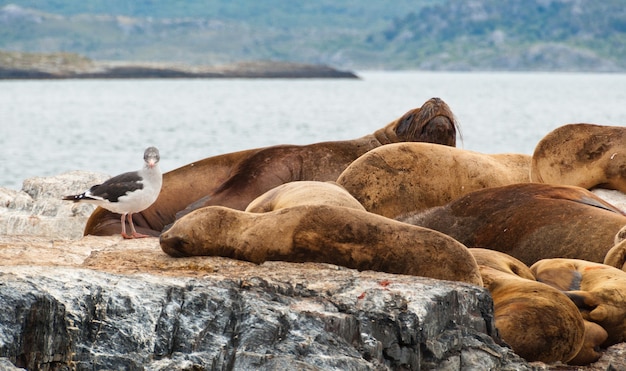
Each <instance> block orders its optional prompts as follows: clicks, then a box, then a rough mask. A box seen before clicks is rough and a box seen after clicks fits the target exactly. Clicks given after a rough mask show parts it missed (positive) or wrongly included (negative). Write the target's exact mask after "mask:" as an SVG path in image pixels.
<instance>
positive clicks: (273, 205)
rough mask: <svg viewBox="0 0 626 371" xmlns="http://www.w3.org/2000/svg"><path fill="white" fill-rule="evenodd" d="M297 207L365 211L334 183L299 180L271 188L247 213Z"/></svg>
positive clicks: (250, 206) (257, 199)
mask: <svg viewBox="0 0 626 371" xmlns="http://www.w3.org/2000/svg"><path fill="white" fill-rule="evenodd" d="M298 205H334V206H343V207H349V208H353V209H357V210H363V211H365V208H364V207H363V205H361V204H360V203H359V201H357V200H356V198H354V197H352V195H351V194H350V193H348V191H346V190H345V189H344V188H343V187H342V186H340V185H339V184H337V183H335V182H317V181H313V180H301V181H297V182H289V183H285V184H281V185H279V186H278V187H275V188H272V189H270V190H269V191H267V192H265V193H263V194H262V195H260V196H259V197H257V198H255V199H254V200H252V202H250V204H249V205H248V207H246V210H245V211H247V212H252V213H266V212H268V211H274V210H279V209H284V208H287V207H292V206H298Z"/></svg>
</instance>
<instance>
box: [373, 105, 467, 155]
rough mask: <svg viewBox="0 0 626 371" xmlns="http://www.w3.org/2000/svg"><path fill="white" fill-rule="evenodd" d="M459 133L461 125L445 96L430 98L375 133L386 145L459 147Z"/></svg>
mask: <svg viewBox="0 0 626 371" xmlns="http://www.w3.org/2000/svg"><path fill="white" fill-rule="evenodd" d="M457 132H458V133H459V134H460V128H459V126H458V124H457V121H456V118H455V117H454V114H453V113H452V110H451V109H450V107H449V106H448V105H447V104H446V102H444V101H443V100H442V99H441V98H430V99H429V100H427V101H426V102H425V103H424V104H423V105H422V106H421V107H419V108H414V109H412V110H410V111H408V112H407V113H405V114H404V115H402V116H401V117H400V118H398V119H396V120H394V121H392V122H390V123H389V124H388V125H387V126H385V127H384V128H382V129H380V130H378V131H377V132H376V133H375V134H374V135H375V136H376V138H377V139H378V140H379V141H380V142H381V143H383V144H388V143H395V142H428V143H436V144H442V145H446V146H451V147H455V146H456V135H457Z"/></svg>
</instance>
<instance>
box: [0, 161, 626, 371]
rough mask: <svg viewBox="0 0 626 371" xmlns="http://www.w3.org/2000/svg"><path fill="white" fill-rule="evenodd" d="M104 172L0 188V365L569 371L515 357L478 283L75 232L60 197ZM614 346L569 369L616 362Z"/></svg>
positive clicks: (78, 219)
mask: <svg viewBox="0 0 626 371" xmlns="http://www.w3.org/2000/svg"><path fill="white" fill-rule="evenodd" d="M101 177H102V174H90V173H82V172H72V173H67V174H62V175H60V176H57V177H51V178H33V179H30V180H27V181H25V182H24V187H23V189H22V191H19V192H18V191H9V190H2V189H0V226H1V227H2V230H1V231H0V305H1V306H2V308H5V310H4V311H1V312H0V369H3V370H4V369H8V370H13V369H18V368H26V369H28V370H95V369H123V370H207V369H212V370H226V369H229V370H231V369H235V370H256V369H298V370H403V369H407V370H408V369H413V370H420V369H421V370H431V369H437V370H442V369H445V370H547V369H559V368H561V367H563V369H570V370H571V369H572V368H571V367H567V368H566V367H565V366H563V365H549V366H548V365H545V364H537V363H535V364H529V363H527V362H526V361H524V360H523V359H521V358H520V357H519V356H517V355H516V354H514V353H513V351H512V350H511V349H510V348H509V347H508V346H507V345H506V344H504V343H502V341H501V339H500V338H499V336H498V333H497V330H496V329H495V325H494V318H493V303H492V300H491V296H490V295H489V292H488V291H486V290H485V289H483V288H481V287H476V286H472V285H468V284H461V283H457V282H448V281H440V280H433V279H427V278H422V277H413V276H402V275H393V274H386V273H380V272H371V271H366V272H358V271H355V270H351V269H346V268H342V267H338V266H334V265H329V264H313V263H308V264H294V263H285V262H267V263H265V264H262V265H255V264H252V263H247V262H241V261H237V260H231V259H226V258H219V257H192V258H180V259H176V258H172V257H170V256H168V255H166V254H164V253H163V252H162V251H161V250H160V248H159V243H158V240H157V239H156V238H146V239H139V240H123V239H122V238H121V237H119V236H111V237H95V236H87V237H82V236H80V233H79V231H78V229H80V227H82V226H83V225H84V222H85V220H86V218H87V216H88V215H89V213H90V210H89V209H83V208H84V207H85V206H83V205H81V207H80V208H78V207H77V206H76V205H74V204H72V203H68V202H62V201H60V196H61V195H62V194H65V193H67V191H68V190H69V191H70V193H71V192H73V191H75V190H77V189H82V188H84V187H85V186H87V185H88V184H90V183H93V182H94V181H96V180H97V179H100V178H101ZM72 218H73V219H72ZM55 220H56V221H58V224H55V223H54V221H55ZM70 220H73V222H74V223H73V224H75V225H76V226H77V227H79V228H74V229H72V228H68V225H69V224H71V223H70ZM7 308H10V310H6V309H7ZM621 345H623V344H620V345H618V346H615V347H611V348H610V349H609V350H607V351H606V354H605V356H603V357H602V359H601V360H600V361H599V362H598V363H596V364H595V365H592V366H589V367H588V368H579V369H581V370H582V369H585V370H609V369H620V367H624V366H626V364H625V363H624V362H625V361H624V358H623V351H624V347H620V346H621ZM620 362H621V363H620Z"/></svg>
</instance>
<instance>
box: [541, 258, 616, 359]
mask: <svg viewBox="0 0 626 371" xmlns="http://www.w3.org/2000/svg"><path fill="white" fill-rule="evenodd" d="M530 270H531V271H532V272H533V273H534V274H535V276H536V277H537V280H538V281H541V282H545V283H546V284H548V285H550V286H553V287H555V288H557V289H559V290H562V291H563V292H564V293H565V294H566V295H567V296H568V297H569V298H570V299H571V300H572V302H573V303H575V304H576V305H577V306H578V308H579V310H580V312H581V313H582V316H583V318H585V319H586V320H588V321H591V322H595V323H597V324H598V325H600V326H602V328H604V330H605V331H606V332H607V333H608V337H607V339H606V341H605V342H604V343H602V346H603V347H608V346H611V345H613V344H617V343H621V342H624V341H626V297H625V296H624V288H625V287H626V272H624V271H622V270H620V269H617V268H615V267H610V266H608V265H605V264H600V263H593V262H589V261H585V260H580V259H562V258H560V259H543V260H540V261H538V262H537V263H535V264H533V265H532V266H531V267H530Z"/></svg>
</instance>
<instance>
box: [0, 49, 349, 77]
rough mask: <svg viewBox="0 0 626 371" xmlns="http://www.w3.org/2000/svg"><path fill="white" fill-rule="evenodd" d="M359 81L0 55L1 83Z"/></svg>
mask: <svg viewBox="0 0 626 371" xmlns="http://www.w3.org/2000/svg"><path fill="white" fill-rule="evenodd" d="M68 78H71V79H84V78H88V79H89V78H111V79H123V78H134V79H142V78H358V77H357V75H355V74H354V73H353V72H350V71H340V70H337V69H334V68H332V67H329V66H326V65H316V64H306V63H292V62H274V61H254V62H241V63H234V64H229V65H221V66H191V65H182V64H172V63H147V62H144V63H131V62H101V61H100V62H98V61H92V60H91V59H88V58H85V57H83V56H80V55H77V54H73V53H51V54H37V53H20V52H2V51H0V79H68Z"/></svg>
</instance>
